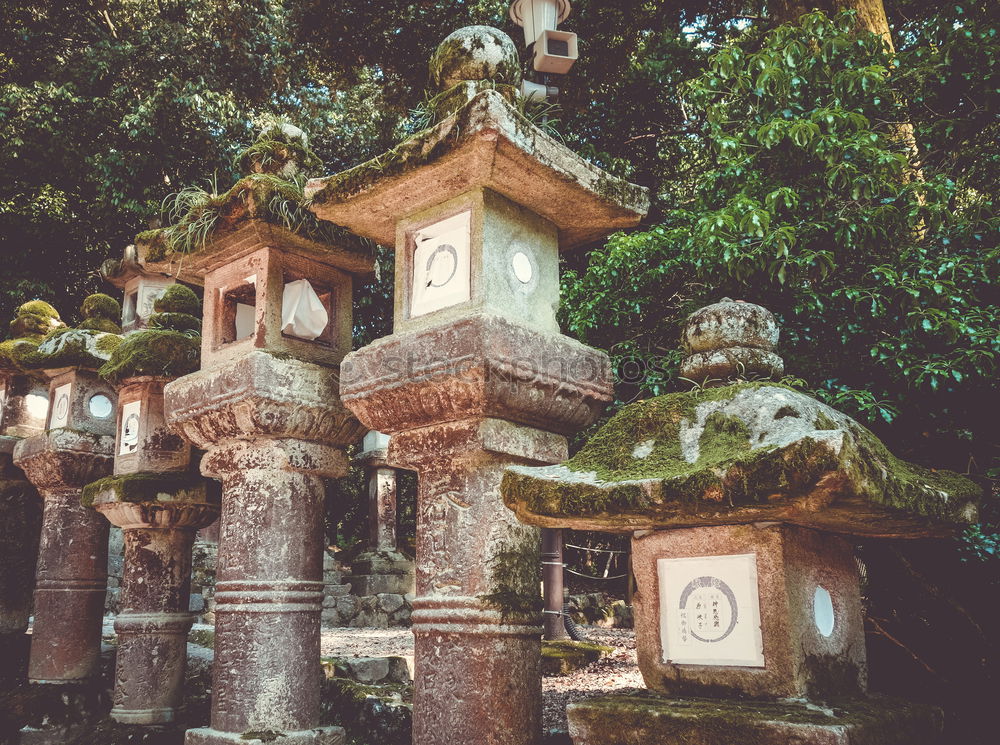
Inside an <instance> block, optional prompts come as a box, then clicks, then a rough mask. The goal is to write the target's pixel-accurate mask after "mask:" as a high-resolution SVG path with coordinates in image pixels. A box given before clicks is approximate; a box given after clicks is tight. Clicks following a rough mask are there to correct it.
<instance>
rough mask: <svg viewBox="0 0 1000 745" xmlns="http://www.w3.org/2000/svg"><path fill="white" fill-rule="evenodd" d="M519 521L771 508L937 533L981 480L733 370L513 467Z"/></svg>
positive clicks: (808, 522)
mask: <svg viewBox="0 0 1000 745" xmlns="http://www.w3.org/2000/svg"><path fill="white" fill-rule="evenodd" d="M502 491H503V495H504V501H505V503H506V504H507V506H508V507H510V508H511V509H513V510H514V511H515V512H516V513H517V515H518V517H519V518H520V519H521V520H522V521H523V522H526V523H529V524H532V525H539V526H543V527H570V528H576V529H582V530H604V531H613V532H614V531H617V532H632V531H636V530H645V529H655V528H674V527H696V526H706V525H727V524H736V523H749V522H756V521H780V522H785V523H789V524H795V525H800V526H803V527H811V528H816V529H820V530H832V531H835V532H842V533H850V534H856V535H865V536H885V537H891V536H932V535H946V534H950V533H951V532H952V531H953V528H954V526H955V525H956V524H965V523H969V522H974V521H975V519H976V516H977V509H978V507H977V506H978V502H979V499H980V497H981V489H980V488H979V487H978V486H977V485H976V484H974V483H973V482H972V481H970V480H968V479H966V478H964V477H962V476H959V475H958V474H954V473H951V472H948V471H932V470H930V469H927V468H923V467H920V466H917V465H913V464H910V463H906V462H904V461H902V460H900V459H898V458H896V457H895V456H893V455H892V454H891V453H890V452H889V451H888V449H887V448H886V447H885V445H883V444H882V442H881V441H880V440H879V439H878V438H877V437H875V435H873V434H872V433H871V432H870V431H868V430H867V429H865V428H864V427H863V426H861V425H860V424H858V423H857V422H856V421H854V420H853V419H851V418H850V417H848V416H846V415H845V414H842V413H840V412H839V411H836V410H835V409H832V408H830V407H829V406H827V405H825V404H823V403H821V402H819V401H817V400H815V399H813V398H811V397H809V396H807V395H805V394H803V393H799V392H798V391H795V390H792V389H790V388H787V387H785V386H781V385H777V384H773V383H742V384H737V385H729V386H725V387H723V388H713V389H702V390H696V391H692V392H689V393H675V394H669V395H666V396H660V397H658V398H653V399H648V400H645V401H639V402H637V403H634V404H630V405H629V406H626V407H624V408H623V409H622V410H621V411H620V412H619V413H618V414H617V415H616V416H615V417H614V418H613V419H612V420H611V421H610V422H608V423H607V424H606V425H605V426H604V427H603V428H602V429H601V430H599V431H598V432H597V434H595V435H594V436H593V437H592V438H591V439H590V441H589V442H588V443H587V444H586V445H585V446H584V448H583V449H582V450H581V451H580V452H579V453H577V455H575V456H574V457H573V458H571V459H570V460H568V461H567V462H565V463H563V464H561V465H556V466H543V467H536V468H532V467H525V466H512V467H510V468H508V469H507V473H506V475H505V477H504V480H503V486H502Z"/></svg>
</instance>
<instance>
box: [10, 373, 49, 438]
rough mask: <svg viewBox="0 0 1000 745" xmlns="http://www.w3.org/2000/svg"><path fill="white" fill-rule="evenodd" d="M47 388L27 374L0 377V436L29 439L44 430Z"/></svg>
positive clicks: (46, 410) (47, 404) (47, 405)
mask: <svg viewBox="0 0 1000 745" xmlns="http://www.w3.org/2000/svg"><path fill="white" fill-rule="evenodd" d="M48 412H49V389H48V386H47V385H46V384H45V383H43V382H42V381H40V380H37V379H36V378H33V377H31V376H30V375H20V374H15V375H2V374H0V435H6V436H8V437H31V436H33V435H37V434H39V433H41V432H44V431H45V420H46V419H47V418H48Z"/></svg>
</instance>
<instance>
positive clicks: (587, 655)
mask: <svg viewBox="0 0 1000 745" xmlns="http://www.w3.org/2000/svg"><path fill="white" fill-rule="evenodd" d="M613 651H614V649H613V648H612V647H606V646H604V645H602V644H593V643H591V642H575V641H569V640H567V641H561V640H560V641H542V674H543V675H550V676H553V675H554V676H558V675H569V674H570V673H572V672H575V671H577V670H582V669H583V668H585V667H587V666H588V665H590V664H591V663H593V662H597V660H599V659H601V658H602V657H606V656H607V655H609V654H611V652H613Z"/></svg>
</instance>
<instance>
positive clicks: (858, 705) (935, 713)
mask: <svg viewBox="0 0 1000 745" xmlns="http://www.w3.org/2000/svg"><path fill="white" fill-rule="evenodd" d="M567 716H568V719H569V734H570V737H571V738H572V739H573V744H574V745H636V743H650V744H652V743H657V744H659V743H664V744H665V743H675V742H676V743H681V742H683V743H692V744H694V743H697V745H734V743H740V744H741V745H791V743H795V745H940V743H941V739H940V738H941V731H942V729H943V717H942V716H941V712H940V711H939V710H938V709H935V708H932V707H929V706H918V705H915V704H910V703H906V702H902V701H896V700H894V699H884V698H880V699H873V700H870V701H853V702H846V703H844V705H843V706H837V707H833V708H829V709H824V708H820V707H815V706H809V705H806V704H804V703H799V702H785V703H774V704H768V703H752V702H746V701H721V700H717V699H687V700H672V699H664V698H658V697H655V696H651V695H645V696H644V695H633V696H608V697H606V698H592V699H589V700H587V701H580V702H577V703H573V704H570V705H569V706H568V707H567Z"/></svg>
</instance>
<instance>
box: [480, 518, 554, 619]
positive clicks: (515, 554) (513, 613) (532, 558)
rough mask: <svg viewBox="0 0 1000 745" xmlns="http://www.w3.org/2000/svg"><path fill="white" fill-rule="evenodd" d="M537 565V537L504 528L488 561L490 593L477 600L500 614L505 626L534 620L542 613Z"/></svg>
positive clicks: (519, 529)
mask: <svg viewBox="0 0 1000 745" xmlns="http://www.w3.org/2000/svg"><path fill="white" fill-rule="evenodd" d="M540 561H541V559H540V556H539V544H538V534H537V533H536V532H535V531H534V530H532V529H530V528H527V527H526V526H523V525H509V526H507V535H506V536H505V537H504V538H503V539H502V540H501V541H500V542H499V543H498V544H497V546H496V548H495V550H494V551H493V555H492V557H491V558H490V561H489V572H490V583H489V592H487V593H485V594H483V595H480V596H479V599H480V600H481V601H483V602H484V603H485V604H486V605H488V606H489V607H491V608H493V609H494V610H498V611H500V616H501V620H502V621H503V622H504V623H507V622H514V623H518V622H531V621H533V620H536V617H537V614H538V613H540V612H541V610H542V597H541V594H540V593H539V590H538V586H539V581H540V577H539V567H540V566H541V564H540Z"/></svg>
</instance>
